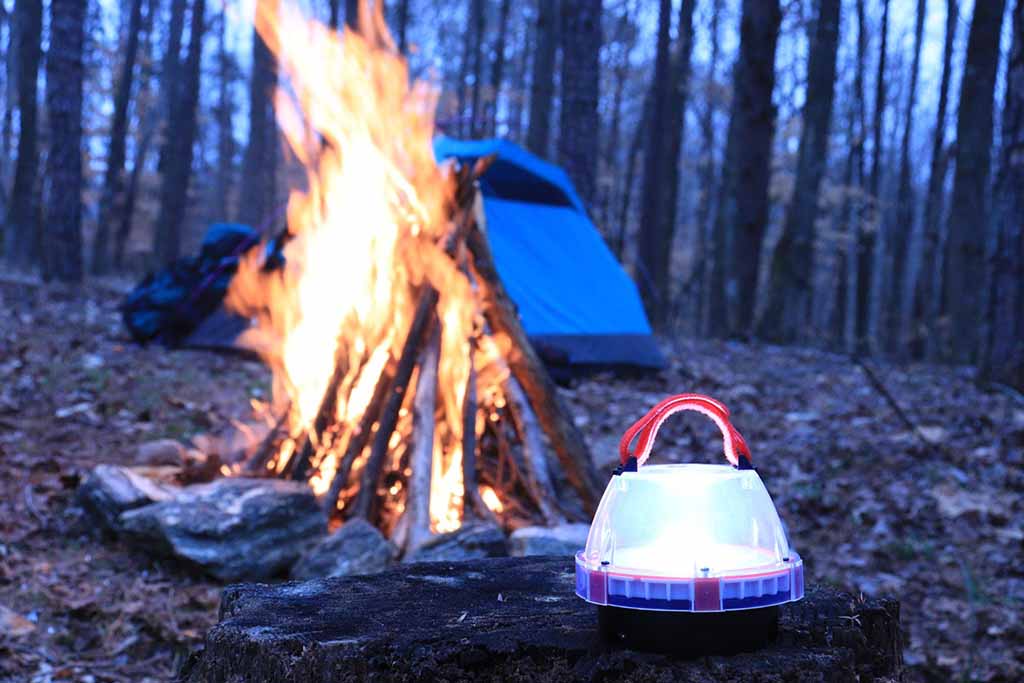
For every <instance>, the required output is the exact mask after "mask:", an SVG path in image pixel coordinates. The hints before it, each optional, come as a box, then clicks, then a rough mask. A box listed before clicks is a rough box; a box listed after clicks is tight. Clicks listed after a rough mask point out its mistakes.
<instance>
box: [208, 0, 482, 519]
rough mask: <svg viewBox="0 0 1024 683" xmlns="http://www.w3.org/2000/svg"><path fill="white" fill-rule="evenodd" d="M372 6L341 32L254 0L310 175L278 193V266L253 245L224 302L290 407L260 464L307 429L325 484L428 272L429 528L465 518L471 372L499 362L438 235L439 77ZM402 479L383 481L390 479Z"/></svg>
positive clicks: (278, 403) (442, 196)
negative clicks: (281, 434) (424, 74)
mask: <svg viewBox="0 0 1024 683" xmlns="http://www.w3.org/2000/svg"><path fill="white" fill-rule="evenodd" d="M381 5H382V3H380V2H377V3H376V4H375V6H374V9H373V11H370V9H369V6H368V4H367V2H366V0H362V1H361V3H360V31H359V32H358V33H357V32H353V31H351V30H348V29H347V28H346V29H345V30H344V33H343V34H338V33H336V32H334V31H332V30H330V29H329V28H327V27H325V26H324V25H322V24H320V23H318V22H316V21H311V20H307V19H305V18H304V17H303V16H302V15H301V13H300V12H299V10H298V9H297V8H296V7H295V6H293V5H292V4H290V3H280V1H279V0H258V2H257V7H256V16H255V23H256V28H257V30H258V31H259V34H260V36H261V37H262V38H263V40H264V41H265V42H266V44H267V45H268V47H269V48H270V49H271V51H272V52H274V53H275V54H276V55H277V57H278V60H279V64H280V66H281V69H282V73H283V75H284V76H286V78H285V79H283V82H282V85H281V86H280V88H279V90H278V92H277V94H276V97H275V105H276V110H277V116H278V124H279V126H280V128H281V130H282V132H283V136H284V138H285V140H286V141H287V144H288V147H289V149H290V150H291V152H292V153H293V154H294V156H295V158H296V159H297V160H298V161H299V162H300V163H301V164H302V166H303V167H304V169H305V175H306V178H305V181H306V182H305V187H304V188H303V189H301V190H293V191H292V192H291V194H290V196H289V199H288V207H287V224H288V235H289V239H288V240H287V241H286V243H285V245H284V247H283V251H284V256H285V266H284V267H283V268H280V269H276V270H272V269H268V268H265V265H266V262H265V261H266V254H267V250H265V249H255V250H251V251H250V252H249V253H248V254H247V255H246V256H245V257H244V258H243V260H242V262H241V264H240V265H239V269H238V273H237V275H236V276H235V277H234V278H233V280H232V283H231V287H230V289H229V291H228V294H227V298H226V301H227V304H228V306H229V307H231V308H233V309H234V310H237V311H239V312H242V313H243V314H247V315H250V316H252V317H255V318H256V319H257V325H256V326H255V327H253V328H251V329H250V330H249V331H248V332H247V333H246V334H247V339H246V340H245V342H246V343H247V344H248V345H250V346H251V347H253V348H258V349H260V350H261V352H262V354H263V356H264V358H265V359H266V361H267V362H268V364H269V365H270V366H271V368H272V369H273V371H274V385H273V407H274V411H275V412H276V413H277V414H279V415H281V414H286V415H287V426H288V429H289V438H287V439H285V440H284V442H283V444H282V446H281V448H280V450H279V452H278V453H277V456H276V459H275V460H274V461H272V463H268V468H273V469H274V471H277V472H282V471H283V470H284V469H285V467H286V466H287V464H288V461H289V459H290V458H291V457H292V456H293V455H294V454H295V453H296V452H298V451H299V450H300V449H301V448H302V444H303V443H305V441H304V439H305V438H307V437H308V438H309V439H310V443H311V444H312V447H313V448H315V451H316V455H315V457H314V458H313V459H312V460H311V463H313V464H314V466H315V467H316V472H315V473H314V474H313V476H312V477H311V479H310V484H311V486H312V487H313V489H314V491H315V492H316V493H317V494H323V493H325V492H326V491H327V490H328V488H329V487H330V484H331V480H332V479H333V477H334V475H335V473H336V471H337V468H338V466H339V461H340V457H341V454H342V453H343V452H344V449H345V448H346V447H347V445H348V443H349V441H350V439H351V438H352V433H353V431H354V430H355V429H356V427H357V425H358V424H359V423H360V420H361V416H362V414H363V412H364V411H365V410H367V408H368V406H369V404H370V401H371V396H372V395H373V394H374V388H375V387H376V386H377V384H378V383H379V382H382V381H386V379H387V374H388V368H389V367H391V366H392V365H394V363H395V362H396V361H397V359H398V358H399V356H400V354H401V350H402V346H403V344H404V342H405V339H406V337H407V333H408V329H409V326H410V323H411V321H412V318H413V312H414V310H415V307H416V302H417V300H418V295H419V292H420V291H422V287H423V286H424V285H429V286H432V287H433V288H434V289H435V290H437V291H438V292H439V300H438V304H437V315H438V319H439V320H440V321H441V326H442V327H441V329H442V334H441V355H440V361H439V365H438V383H437V384H438V418H437V428H436V429H435V440H434V446H433V468H432V473H431V491H430V517H431V528H432V530H433V531H437V532H441V531H450V530H453V529H457V528H458V527H459V526H460V525H461V521H462V499H463V481H462V436H463V435H462V430H463V426H462V425H463V418H462V415H463V402H464V401H465V400H466V394H467V391H466V389H467V385H468V382H469V381H470V377H471V376H472V375H473V371H472V366H471V358H474V357H475V358H477V359H478V360H477V362H478V363H480V365H481V367H483V368H484V369H483V372H482V373H481V374H480V378H479V382H478V383H480V384H481V386H483V384H482V383H483V382H484V381H487V382H488V383H490V382H492V381H493V378H494V377H495V376H496V373H495V371H494V370H493V369H488V368H487V367H484V366H487V365H489V363H490V358H489V354H494V355H496V354H497V353H498V350H497V349H496V348H494V343H493V342H488V343H486V344H485V345H484V346H483V347H482V348H483V351H481V350H480V349H477V351H476V352H474V350H473V349H474V347H473V346H472V344H471V343H470V339H471V338H473V337H474V336H475V335H477V332H478V331H479V330H480V329H481V326H482V325H481V322H480V320H481V314H480V311H479V310H478V304H477V303H476V298H475V297H474V293H473V285H472V283H471V281H470V280H469V277H468V276H467V275H466V269H465V268H464V267H460V260H461V257H460V255H459V254H456V255H455V256H454V258H453V256H452V255H451V254H447V253H445V251H444V248H443V247H442V246H441V245H442V244H443V242H444V239H445V237H446V236H447V235H448V234H449V233H450V231H451V229H452V225H451V213H452V211H451V206H452V200H453V193H452V189H453V182H452V177H451V173H450V169H447V168H443V167H440V166H438V164H437V163H436V162H435V160H434V155H433V146H432V138H433V134H434V111H435V108H436V105H437V102H438V97H439V91H438V89H437V87H436V86H435V85H434V84H433V83H431V82H428V81H422V80H416V81H412V82H410V78H409V72H408V68H407V65H406V63H405V61H404V60H403V59H402V58H401V56H400V55H399V54H398V53H397V51H396V50H395V47H394V43H393V41H392V40H391V37H390V35H389V34H388V32H387V29H386V27H385V24H384V19H383V15H382V11H381ZM485 377H486V378H487V379H486V380H484V379H483V378H485ZM488 386H492V385H491V384H488ZM329 392H331V394H332V395H331V399H332V400H333V410H334V412H333V414H332V415H330V416H327V417H329V418H331V419H332V420H333V421H334V422H335V423H336V425H337V427H336V428H335V429H333V431H331V432H330V433H326V434H318V433H317V431H316V428H315V425H316V424H317V420H318V414H319V413H320V412H321V410H322V409H323V407H324V406H325V405H327V404H326V403H325V396H326V395H328V393H329ZM407 405H408V404H407ZM403 410H405V408H403ZM404 415H405V413H403V416H404ZM401 430H409V431H411V420H408V419H401V420H399V431H396V432H395V433H394V435H392V437H391V441H390V443H389V447H390V451H389V452H391V453H395V452H398V451H399V449H404V448H405V444H406V443H407V442H408V440H409V436H410V435H409V434H408V433H406V432H404V431H401ZM392 459H393V458H392ZM357 462H358V463H362V460H359V461H357ZM389 463H390V460H389ZM360 466H361V464H357V465H355V469H358V468H359V467H360ZM350 479H352V481H354V479H353V478H352V477H351V475H350ZM406 490H408V487H405V486H401V485H397V486H396V485H392V486H391V487H390V494H391V495H392V496H397V495H403V494H404V491H406ZM491 493H492V495H493V491H492V492H491ZM495 497H496V496H495ZM498 503H499V505H500V501H498ZM341 507H344V501H339V508H341ZM398 507H399V509H404V502H401V503H400V504H399V506H398Z"/></svg>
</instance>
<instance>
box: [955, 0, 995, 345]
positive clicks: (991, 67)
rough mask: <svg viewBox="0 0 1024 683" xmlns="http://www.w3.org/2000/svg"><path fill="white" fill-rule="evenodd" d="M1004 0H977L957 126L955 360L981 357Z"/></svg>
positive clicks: (968, 43)
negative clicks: (986, 250) (989, 199)
mask: <svg viewBox="0 0 1024 683" xmlns="http://www.w3.org/2000/svg"><path fill="white" fill-rule="evenodd" d="M1005 7H1006V3H1005V0H988V1H987V2H978V3H976V4H975V7H974V17H973V18H972V19H971V30H970V33H969V34H968V38H967V62H966V64H965V66H964V78H963V83H962V85H961V88H960V111H959V114H958V116H957V125H956V136H957V144H956V173H955V175H954V176H953V197H952V208H951V210H950V216H949V242H948V244H947V249H948V255H947V258H948V259H949V261H948V262H949V269H948V273H947V277H946V287H945V298H946V304H947V310H948V311H949V313H950V316H951V323H952V329H951V332H952V339H951V351H952V357H953V360H955V361H958V362H972V361H975V360H977V355H976V354H977V351H978V345H979V342H980V341H981V339H980V336H979V334H978V328H979V325H980V324H981V315H980V314H981V310H982V299H983V297H982V284H983V282H984V280H985V231H984V230H983V229H980V228H979V226H987V225H988V224H989V220H988V218H989V215H990V214H989V208H990V207H989V202H988V201H986V199H987V197H988V194H989V175H990V174H989V166H990V165H991V161H992V156H991V154H992V152H991V149H992V123H993V122H992V117H993V99H994V94H995V85H996V69H997V68H998V65H999V37H1000V29H1001V27H1002V23H1003V10H1004V9H1005Z"/></svg>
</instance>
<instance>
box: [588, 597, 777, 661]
mask: <svg viewBox="0 0 1024 683" xmlns="http://www.w3.org/2000/svg"><path fill="white" fill-rule="evenodd" d="M597 620H598V628H599V630H600V633H601V636H602V638H604V640H605V641H606V642H608V643H609V644H612V645H618V646H622V647H626V648H629V649H631V650H643V651H647V652H658V653H661V654H670V655H676V656H679V657H699V656H703V655H732V654H736V653H739V652H750V651H751V650H756V649H758V648H761V647H764V646H765V645H768V644H769V643H771V642H772V641H773V640H775V637H776V635H777V633H778V626H779V608H778V607H776V606H773V607H760V608H757V609H748V610H733V611H730V612H661V611H655V610H642V609H629V608H626V607H608V606H601V607H598V608H597Z"/></svg>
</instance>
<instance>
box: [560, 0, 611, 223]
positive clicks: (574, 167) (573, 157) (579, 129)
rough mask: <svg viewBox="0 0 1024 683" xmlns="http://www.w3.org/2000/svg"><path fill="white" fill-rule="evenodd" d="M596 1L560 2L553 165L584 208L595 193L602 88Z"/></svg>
mask: <svg viewBox="0 0 1024 683" xmlns="http://www.w3.org/2000/svg"><path fill="white" fill-rule="evenodd" d="M601 1H602V0H563V3H562V24H561V25H562V31H561V35H562V40H561V43H562V82H561V87H562V102H561V104H562V106H561V110H560V112H559V123H558V162H559V164H561V166H562V167H563V168H564V169H565V171H566V173H568V174H569V178H570V179H571V180H572V182H573V184H574V185H575V186H576V191H577V193H578V194H579V196H580V197H581V198H582V199H583V204H584V205H585V206H586V207H588V208H589V207H590V206H592V205H593V202H594V196H595V191H596V189H597V146H596V145H595V144H594V132H595V131H598V130H600V129H601V120H600V117H599V116H598V112H597V102H598V94H599V92H600V84H601V60H600V53H601Z"/></svg>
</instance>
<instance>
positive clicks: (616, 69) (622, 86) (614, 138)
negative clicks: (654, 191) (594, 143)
mask: <svg viewBox="0 0 1024 683" xmlns="http://www.w3.org/2000/svg"><path fill="white" fill-rule="evenodd" d="M630 9H631V8H630V5H628V4H627V5H626V7H625V9H624V10H623V13H622V14H621V15H620V16H619V18H618V22H617V27H618V28H617V30H616V39H617V41H618V42H620V43H624V44H625V45H624V46H622V47H620V51H621V52H620V53H619V54H618V59H617V60H616V61H615V63H614V66H612V68H611V72H612V76H611V77H612V82H613V83H614V86H613V89H612V113H611V120H610V121H609V122H608V135H607V136H606V140H607V143H606V144H605V146H604V149H603V152H602V155H601V156H602V163H603V169H604V171H603V172H606V173H607V175H608V176H609V177H610V181H609V183H608V186H607V187H606V188H604V191H602V192H601V209H600V212H599V215H600V217H601V218H600V220H601V225H602V227H603V228H604V229H605V230H607V229H608V228H609V227H610V226H611V225H612V222H613V220H614V219H613V217H612V211H613V208H612V207H613V206H614V202H615V196H616V189H617V186H618V183H617V182H616V181H617V179H618V173H616V165H617V160H618V158H619V152H620V150H619V146H620V145H621V144H622V143H621V139H622V100H623V96H624V94H625V90H626V80H627V78H628V77H629V66H630V56H631V55H632V54H633V47H634V46H635V44H636V41H635V40H630V39H629V38H627V33H628V32H629V31H630V26H631V19H630Z"/></svg>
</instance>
